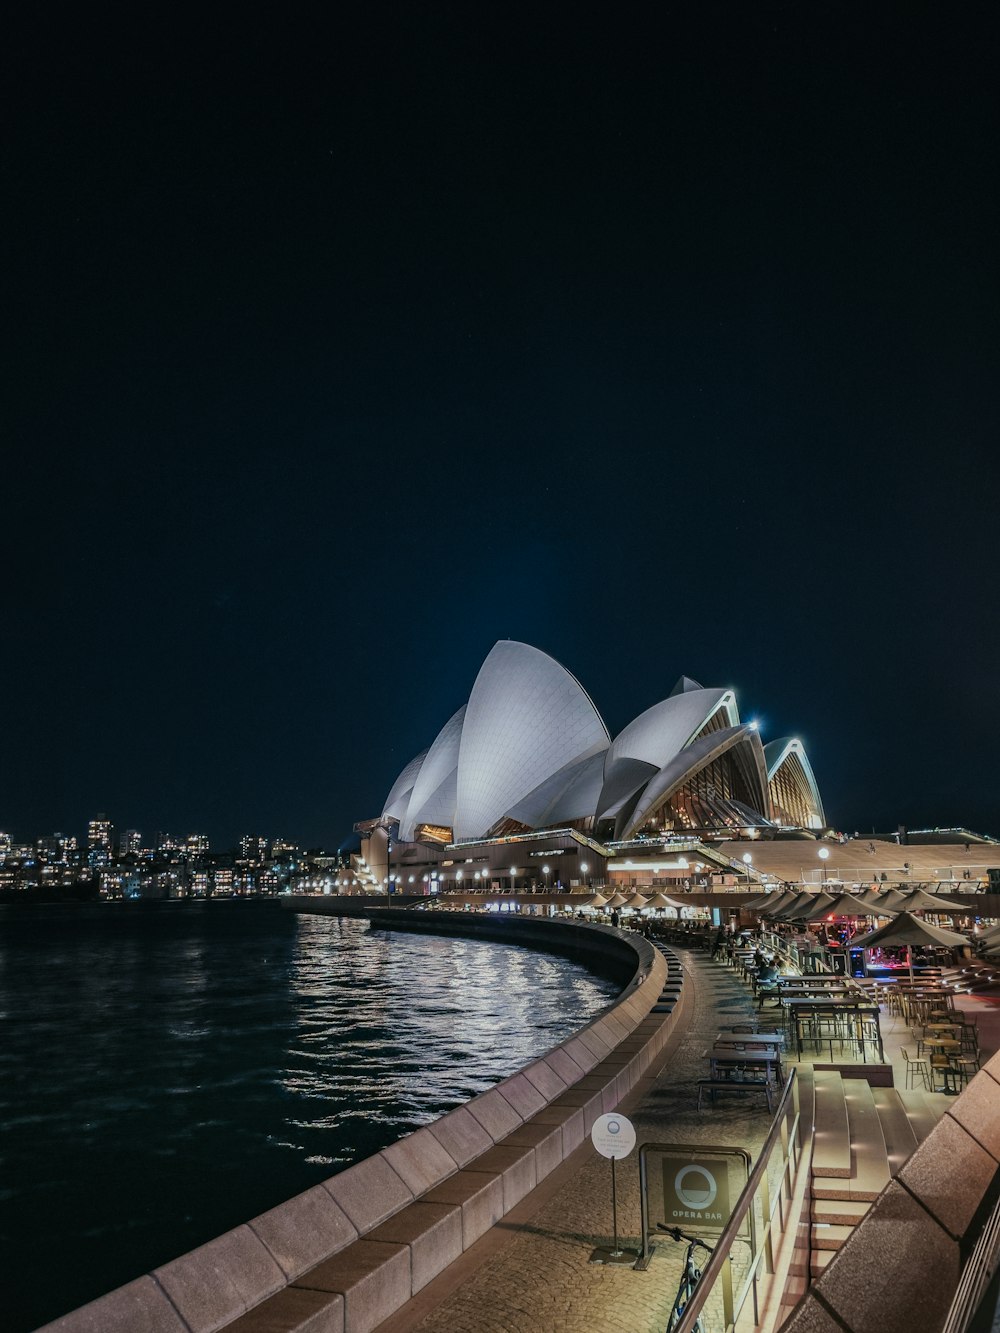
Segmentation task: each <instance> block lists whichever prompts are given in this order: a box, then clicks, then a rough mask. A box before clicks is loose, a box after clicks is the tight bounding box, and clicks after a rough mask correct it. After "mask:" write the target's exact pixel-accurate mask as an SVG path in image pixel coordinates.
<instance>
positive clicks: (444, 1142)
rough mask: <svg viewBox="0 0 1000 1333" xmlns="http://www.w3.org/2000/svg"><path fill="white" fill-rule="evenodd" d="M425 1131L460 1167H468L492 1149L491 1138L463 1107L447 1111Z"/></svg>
mask: <svg viewBox="0 0 1000 1333" xmlns="http://www.w3.org/2000/svg"><path fill="white" fill-rule="evenodd" d="M427 1129H428V1131H429V1132H430V1133H431V1134H433V1135H434V1137H435V1138H436V1139H437V1141H438V1143H440V1144H441V1146H442V1148H444V1150H445V1152H446V1153H447V1154H448V1155H449V1157H453V1158H454V1159H455V1161H456V1162H457V1163H458V1165H459V1166H460V1167H462V1166H468V1164H469V1162H471V1161H472V1159H473V1158H474V1157H478V1156H479V1154H480V1153H481V1152H485V1151H486V1149H487V1148H492V1147H493V1140H492V1138H491V1137H490V1136H489V1134H487V1133H486V1130H485V1129H483V1127H482V1125H481V1124H480V1123H479V1121H478V1120H477V1119H476V1118H475V1116H473V1115H470V1114H469V1112H468V1110H467V1108H466V1107H464V1106H459V1107H457V1108H456V1109H455V1110H454V1111H449V1112H448V1114H447V1115H445V1116H442V1117H441V1119H440V1120H435V1121H434V1123H433V1124H432V1125H428V1126H427Z"/></svg>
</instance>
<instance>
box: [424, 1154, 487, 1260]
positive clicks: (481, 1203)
mask: <svg viewBox="0 0 1000 1333" xmlns="http://www.w3.org/2000/svg"><path fill="white" fill-rule="evenodd" d="M424 1199H425V1201H426V1202H427V1203H452V1204H455V1205H457V1206H458V1207H459V1208H461V1210H462V1249H463V1250H467V1249H468V1248H469V1246H470V1245H475V1243H476V1241H477V1240H479V1238H480V1236H484V1235H485V1234H486V1232H487V1231H489V1229H490V1227H492V1226H496V1224H497V1222H499V1221H500V1219H501V1218H502V1217H503V1213H504V1208H503V1181H502V1180H501V1179H500V1176H499V1175H497V1174H493V1175H488V1174H487V1173H486V1172H484V1171H459V1173H458V1175H456V1176H451V1177H450V1179H448V1180H446V1181H445V1182H444V1184H443V1185H436V1186H435V1187H434V1189H432V1190H428V1191H427V1193H426V1194H425V1195H424Z"/></svg>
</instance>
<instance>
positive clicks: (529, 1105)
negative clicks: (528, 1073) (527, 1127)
mask: <svg viewBox="0 0 1000 1333" xmlns="http://www.w3.org/2000/svg"><path fill="white" fill-rule="evenodd" d="M496 1090H497V1092H499V1093H500V1095H501V1096H502V1097H505V1098H506V1099H507V1101H509V1102H510V1104H511V1106H513V1108H514V1110H515V1111H516V1112H517V1114H518V1115H519V1116H520V1117H521V1119H522V1120H528V1119H529V1118H530V1117H531V1116H533V1115H534V1114H535V1112H536V1111H540V1110H541V1109H542V1107H543V1106H544V1105H545V1103H546V1101H547V1098H545V1097H543V1096H542V1094H541V1093H540V1092H539V1091H538V1089H537V1087H535V1085H534V1083H532V1082H531V1081H530V1080H529V1079H527V1078H526V1077H525V1075H524V1073H523V1072H522V1073H519V1074H513V1075H512V1076H511V1077H510V1078H505V1079H504V1081H503V1082H502V1083H498V1084H497V1089H496Z"/></svg>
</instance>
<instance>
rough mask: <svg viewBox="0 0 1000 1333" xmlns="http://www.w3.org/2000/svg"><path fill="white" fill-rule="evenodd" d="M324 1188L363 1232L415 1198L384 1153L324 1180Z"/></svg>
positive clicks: (369, 1229) (368, 1158)
mask: <svg viewBox="0 0 1000 1333" xmlns="http://www.w3.org/2000/svg"><path fill="white" fill-rule="evenodd" d="M323 1188H324V1189H325V1190H326V1191H327V1192H328V1193H329V1194H330V1196H331V1197H332V1198H333V1201H334V1203H336V1204H338V1205H339V1207H340V1208H341V1210H342V1211H343V1212H344V1213H346V1214H347V1216H348V1218H350V1220H351V1221H352V1222H353V1223H354V1225H355V1227H356V1228H357V1229H358V1231H359V1232H361V1233H364V1232H365V1231H371V1229H372V1227H377V1226H378V1224H379V1223H380V1222H384V1221H385V1219H386V1218H387V1217H391V1216H392V1214H393V1213H398V1212H399V1210H400V1209H401V1208H405V1207H406V1205H407V1204H408V1203H412V1202H413V1192H412V1190H410V1189H408V1188H407V1186H406V1185H404V1184H403V1181H402V1179H401V1178H400V1177H399V1175H397V1173H396V1172H395V1171H394V1170H393V1169H392V1167H391V1166H390V1165H389V1163H388V1161H387V1160H386V1159H385V1157H384V1156H383V1154H381V1153H376V1154H375V1156H374V1157H367V1158H366V1159H365V1160H364V1161H363V1162H358V1164H357V1165H356V1166H349V1167H348V1168H347V1170H346V1171H341V1173H340V1175H339V1176H331V1177H330V1179H329V1180H324V1182H323Z"/></svg>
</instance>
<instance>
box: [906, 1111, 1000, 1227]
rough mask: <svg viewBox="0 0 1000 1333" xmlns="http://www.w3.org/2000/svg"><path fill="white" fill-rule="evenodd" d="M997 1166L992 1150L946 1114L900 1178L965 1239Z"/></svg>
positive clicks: (911, 1191)
mask: <svg viewBox="0 0 1000 1333" xmlns="http://www.w3.org/2000/svg"><path fill="white" fill-rule="evenodd" d="M998 1105H1000V1098H998ZM996 1169H997V1164H996V1162H995V1161H994V1160H993V1158H992V1157H991V1156H990V1155H989V1153H988V1152H986V1150H985V1149H984V1148H981V1147H980V1146H979V1144H978V1143H977V1142H976V1141H975V1139H973V1138H971V1137H970V1136H969V1135H968V1134H967V1133H966V1132H965V1130H964V1129H963V1128H962V1127H961V1125H959V1124H957V1123H956V1122H955V1121H954V1120H952V1118H951V1116H947V1115H946V1116H943V1117H942V1118H941V1120H940V1121H938V1123H937V1125H935V1127H934V1129H933V1131H932V1132H931V1133H930V1134H929V1135H928V1137H927V1138H926V1139H924V1141H923V1143H922V1144H921V1145H920V1147H919V1148H917V1150H916V1152H915V1153H914V1154H913V1156H912V1157H911V1158H910V1160H909V1161H908V1162H907V1163H906V1165H905V1166H904V1167H903V1169H902V1171H900V1173H899V1175H898V1177H897V1179H898V1180H899V1183H900V1184H901V1185H905V1186H906V1188H907V1189H908V1190H909V1191H910V1193H911V1194H913V1195H915V1197H916V1198H918V1199H919V1200H920V1202H921V1203H922V1204H923V1205H924V1207H925V1208H926V1209H927V1211H928V1212H929V1213H932V1214H933V1215H934V1217H936V1218H937V1220H938V1221H939V1222H940V1223H941V1225H942V1226H943V1227H945V1228H946V1229H947V1230H948V1231H950V1232H951V1234H952V1235H953V1236H955V1237H957V1238H959V1239H961V1237H963V1236H964V1235H965V1232H966V1230H967V1229H968V1226H969V1223H970V1222H971V1221H972V1218H973V1216H974V1215H975V1212H976V1209H977V1208H978V1207H979V1205H980V1204H981V1202H982V1200H983V1196H984V1194H985V1193H986V1191H987V1190H988V1189H989V1187H990V1184H991V1182H992V1180H993V1176H994V1174H995V1173H996Z"/></svg>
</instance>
